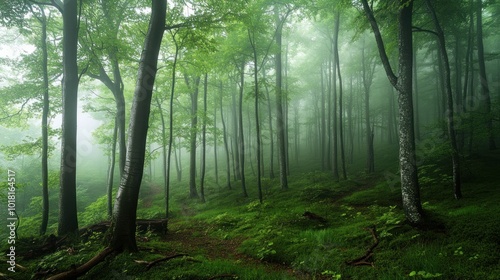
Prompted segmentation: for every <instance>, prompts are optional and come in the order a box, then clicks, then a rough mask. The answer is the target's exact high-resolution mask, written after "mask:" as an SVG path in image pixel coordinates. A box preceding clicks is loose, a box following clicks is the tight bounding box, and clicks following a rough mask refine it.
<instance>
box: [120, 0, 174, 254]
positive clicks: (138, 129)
mask: <svg viewBox="0 0 500 280" xmlns="http://www.w3.org/2000/svg"><path fill="white" fill-rule="evenodd" d="M165 17H166V2H165V1H163V0H153V1H152V8H151V19H150V21H149V27H148V33H147V34H146V38H145V42H144V47H143V51H142V54H141V60H140V64H139V71H138V74H137V76H138V77H137V83H136V88H135V91H134V100H133V102H132V111H131V115H130V119H131V123H130V129H129V134H128V137H129V138H128V147H127V148H128V149H127V157H126V159H127V160H126V163H125V169H124V172H123V176H122V180H121V182H120V187H119V188H118V193H117V196H116V202H115V205H114V209H113V223H112V239H111V247H112V248H113V249H114V250H115V251H118V252H120V251H122V250H127V251H137V244H136V241H135V227H136V223H135V220H136V215H137V213H136V211H137V202H138V199H139V189H140V186H141V180H142V175H143V170H144V157H145V151H146V139H147V132H148V125H149V113H150V110H151V98H152V93H153V87H154V81H155V78H156V72H157V64H158V54H159V51H160V45H161V41H162V38H163V32H164V26H165Z"/></svg>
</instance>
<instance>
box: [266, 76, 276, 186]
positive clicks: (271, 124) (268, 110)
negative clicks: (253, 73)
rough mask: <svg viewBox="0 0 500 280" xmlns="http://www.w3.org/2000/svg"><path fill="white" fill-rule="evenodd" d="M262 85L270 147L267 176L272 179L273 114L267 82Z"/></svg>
mask: <svg viewBox="0 0 500 280" xmlns="http://www.w3.org/2000/svg"><path fill="white" fill-rule="evenodd" d="M263 72H264V80H265V79H266V72H265V70H264V69H263ZM264 87H265V89H266V99H267V114H268V115H269V143H270V148H269V158H270V162H269V178H271V179H273V178H274V132H273V115H272V111H271V98H270V97H269V89H268V87H267V83H265V84H264Z"/></svg>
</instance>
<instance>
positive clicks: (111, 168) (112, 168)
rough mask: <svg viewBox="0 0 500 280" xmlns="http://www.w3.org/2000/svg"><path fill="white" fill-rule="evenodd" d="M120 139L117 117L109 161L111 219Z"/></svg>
mask: <svg viewBox="0 0 500 280" xmlns="http://www.w3.org/2000/svg"><path fill="white" fill-rule="evenodd" d="M117 138H118V120H117V116H115V125H114V128H113V140H112V141H113V142H112V143H111V158H110V161H109V170H108V186H107V196H108V197H107V200H108V202H107V204H108V216H109V217H110V218H111V217H112V215H113V184H114V177H115V165H116V164H115V163H116V142H117V140H118V139H117Z"/></svg>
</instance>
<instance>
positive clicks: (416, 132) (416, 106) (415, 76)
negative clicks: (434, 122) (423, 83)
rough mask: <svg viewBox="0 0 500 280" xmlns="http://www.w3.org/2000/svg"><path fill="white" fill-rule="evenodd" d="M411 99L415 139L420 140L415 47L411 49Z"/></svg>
mask: <svg viewBox="0 0 500 280" xmlns="http://www.w3.org/2000/svg"><path fill="white" fill-rule="evenodd" d="M413 99H414V100H413V101H414V103H415V106H414V107H415V116H414V118H415V139H416V140H420V114H419V106H418V105H419V102H418V101H419V100H418V79H417V48H414V49H413Z"/></svg>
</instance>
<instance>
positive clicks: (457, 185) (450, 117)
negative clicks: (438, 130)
mask: <svg viewBox="0 0 500 280" xmlns="http://www.w3.org/2000/svg"><path fill="white" fill-rule="evenodd" d="M425 4H426V6H427V9H428V10H429V13H430V14H431V17H432V21H433V22H434V27H435V28H436V33H437V36H438V43H439V50H440V53H441V59H442V62H443V64H444V65H443V70H444V73H443V74H444V75H443V76H444V83H445V88H446V107H447V108H446V109H447V114H446V121H447V127H448V136H449V137H450V145H451V160H452V164H453V192H454V195H455V198H456V199H460V198H461V197H462V191H461V180H460V155H459V153H458V145H457V139H456V133H455V121H454V118H455V113H454V108H453V107H454V104H453V92H452V89H451V74H450V62H449V59H448V54H447V53H446V44H445V39H444V32H443V29H442V28H441V24H440V23H439V20H438V18H437V15H436V12H435V11H434V7H433V6H432V4H431V2H430V0H426V1H425Z"/></svg>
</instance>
